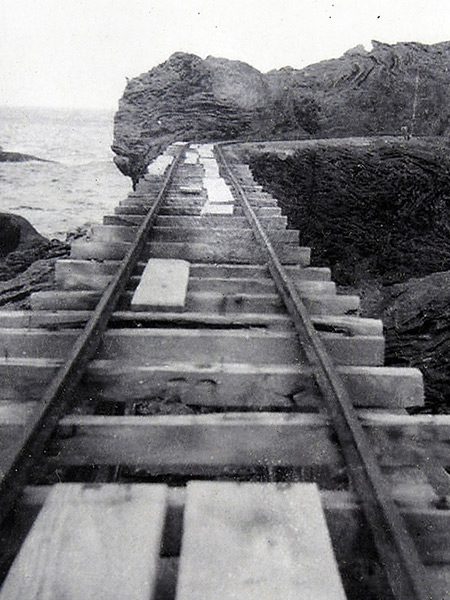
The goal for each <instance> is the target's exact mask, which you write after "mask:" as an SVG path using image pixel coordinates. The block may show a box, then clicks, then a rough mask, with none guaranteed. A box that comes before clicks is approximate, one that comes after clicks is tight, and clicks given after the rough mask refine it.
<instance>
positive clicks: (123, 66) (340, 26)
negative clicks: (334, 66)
mask: <svg viewBox="0 0 450 600" xmlns="http://www.w3.org/2000/svg"><path fill="white" fill-rule="evenodd" d="M371 39H376V40H379V41H382V42H388V43H394V42H397V41H419V42H423V43H435V42H439V41H446V40H450V0H427V1H426V2H423V1H419V0H333V1H329V0H184V1H183V0H0V105H10V106H61V107H62V106H64V107H70V106H72V107H77V108H78V107H80V108H84V107H92V108H115V107H116V106H117V101H118V99H119V98H120V96H121V95H122V92H123V89H124V87H125V83H126V81H125V77H126V76H127V77H134V76H136V75H139V74H140V73H142V72H144V71H148V70H149V69H151V68H152V67H154V66H155V65H157V64H159V63H161V62H163V61H164V60H166V59H167V58H168V57H169V56H170V55H171V54H172V53H173V52H176V51H177V50H181V51H185V52H192V53H194V54H197V55H199V56H202V57H206V56H208V55H209V54H211V55H213V56H222V57H225V58H230V59H239V60H243V61H245V62H248V63H250V64H251V65H253V66H255V67H256V68H258V69H260V70H261V71H268V70H270V69H273V68H279V67H283V66H287V65H290V66H292V67H296V68H301V67H304V66H306V65H308V64H311V63H313V62H317V61H320V60H323V59H326V58H333V57H338V56H340V55H342V53H343V52H345V51H346V50H348V49H349V48H352V47H354V46H356V45H357V44H364V45H365V46H366V47H367V48H370V40H371Z"/></svg>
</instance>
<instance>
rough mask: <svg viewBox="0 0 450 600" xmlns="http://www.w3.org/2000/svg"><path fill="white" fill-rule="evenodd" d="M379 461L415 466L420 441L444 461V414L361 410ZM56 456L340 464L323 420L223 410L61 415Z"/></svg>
mask: <svg viewBox="0 0 450 600" xmlns="http://www.w3.org/2000/svg"><path fill="white" fill-rule="evenodd" d="M360 412H361V413H362V414H361V424H362V425H363V427H364V428H365V430H366V432H367V433H368V437H369V440H370V443H371V446H372V448H373V451H374V453H375V454H376V455H377V459H378V460H379V463H380V465H382V466H386V467H388V466H391V467H392V466H396V467H402V466H414V467H415V466H416V465H417V461H418V456H420V452H421V451H422V449H423V444H425V443H426V444H427V446H426V447H427V450H428V451H429V452H430V453H431V455H432V456H433V460H435V461H439V462H440V463H441V464H444V465H447V464H450V444H449V441H450V416H448V415H439V416H431V415H421V416H410V415H392V414H384V415H379V414H377V413H376V412H375V414H374V412H370V411H360ZM60 433H61V434H62V435H61V438H60V439H59V440H58V441H57V446H56V448H55V461H57V462H61V463H63V464H76V465H82V464H87V463H91V462H93V463H97V464H130V465H137V466H145V467H146V468H149V469H151V470H152V471H154V472H156V473H159V472H162V473H169V472H177V471H178V470H180V471H182V472H183V470H184V472H185V473H189V474H191V475H193V474H196V473H198V474H202V473H203V471H204V470H205V469H213V468H217V469H223V468H224V467H226V466H230V467H235V468H245V467H249V466H250V467H255V466H261V467H262V466H277V465H279V466H293V467H296V466H299V467H300V466H306V465H308V466H310V465H325V464H326V465H330V466H333V467H342V466H343V464H344V463H343V458H342V456H341V453H340V451H339V449H338V447H337V446H336V443H335V434H334V430H333V428H332V426H331V425H330V423H329V422H328V420H327V419H326V418H325V417H324V416H322V415H319V414H292V413H290V414H283V413H280V414H276V413H266V414H260V413H253V414H246V413H226V414H211V415H189V416H184V415H183V416H174V415H169V416H151V417H148V416H139V417H132V416H130V417H97V416H77V415H73V416H68V417H65V418H64V419H63V420H62V421H61V423H60Z"/></svg>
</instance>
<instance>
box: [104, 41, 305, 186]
mask: <svg viewBox="0 0 450 600" xmlns="http://www.w3.org/2000/svg"><path fill="white" fill-rule="evenodd" d="M291 100H292V99H290V98H289V99H287V98H283V97H282V95H280V98H275V97H273V93H272V90H271V86H270V84H269V81H268V80H267V78H266V76H264V75H263V74H262V73H260V72H259V71H258V70H257V69H254V68H253V67H251V66H249V65H247V64H245V63H242V62H239V61H229V60H225V59H220V58H213V57H208V58H207V59H206V60H202V59H201V58H199V57H198V56H195V55H193V54H183V53H181V52H179V53H176V54H174V55H173V56H171V57H170V58H169V59H168V60H167V61H166V62H164V63H163V64H161V65H159V66H157V67H155V68H154V69H152V70H151V71H149V72H148V73H144V74H142V75H140V76H139V77H136V78H134V79H131V80H130V81H129V82H128V84H127V86H126V89H125V92H124V95H123V97H122V99H121V100H120V103H119V110H118V112H117V113H116V116H115V122H114V144H113V147H112V149H113V150H114V152H115V153H116V155H117V157H116V159H115V162H116V165H117V166H118V168H119V169H120V170H121V171H122V172H123V173H124V174H126V175H129V176H130V177H131V178H132V179H133V180H134V181H136V180H137V178H138V177H139V176H140V175H141V174H142V172H143V171H144V170H145V167H146V165H147V164H148V162H149V161H150V160H151V159H152V158H153V157H154V156H156V155H157V154H159V153H160V151H161V150H162V149H163V148H165V147H166V146H167V145H168V144H169V143H171V142H173V141H175V140H192V141H197V142H202V141H211V140H227V139H234V138H241V137H242V138H246V139H258V138H259V137H262V138H266V137H269V138H270V137H273V136H275V135H282V136H283V137H287V138H291V137H296V136H297V137H298V136H305V135H306V132H307V131H308V130H309V131H310V132H312V131H313V130H314V129H315V126H316V125H315V123H313V119H312V118H311V115H313V114H315V113H314V102H313V100H312V99H311V98H310V97H309V96H308V98H307V99H306V98H303V97H302V98H301V100H299V101H298V102H297V101H296V100H295V102H294V101H292V102H293V105H292V106H289V110H290V112H289V111H284V112H283V114H281V113H280V106H281V104H282V103H283V102H288V101H289V102H291ZM280 103H281V104H280Z"/></svg>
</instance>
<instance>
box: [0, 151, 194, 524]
mask: <svg viewBox="0 0 450 600" xmlns="http://www.w3.org/2000/svg"><path fill="white" fill-rule="evenodd" d="M186 147H187V146H186V145H185V146H182V147H180V151H179V153H178V154H177V155H176V157H175V158H174V160H173V162H172V164H171V166H170V167H169V170H168V172H167V175H166V176H165V178H164V181H163V183H162V186H161V189H160V191H159V193H158V196H157V197H156V199H155V201H154V203H153V205H152V206H151V208H150V209H149V212H148V213H147V215H146V217H145V219H144V221H143V223H142V224H141V226H140V227H139V229H138V231H137V233H136V238H135V240H134V242H133V243H132V245H131V247H130V249H129V250H128V252H127V253H126V254H125V256H124V258H123V259H122V261H121V264H120V266H119V268H118V271H117V272H116V274H115V275H114V277H113V279H112V280H111V282H110V283H109V285H108V287H107V288H106V290H105V291H104V292H103V294H102V296H101V298H100V300H99V301H98V303H97V306H96V308H95V310H94V312H93V313H92V315H91V318H90V319H89V321H88V322H87V323H86V325H85V327H84V329H83V331H82V332H81V333H80V335H79V336H78V337H77V339H76V341H75V343H74V345H73V348H72V350H71V351H70V354H69V355H68V356H67V358H66V360H65V362H64V364H63V365H62V366H61V367H60V368H59V370H58V371H57V373H56V374H55V377H54V378H53V379H52V381H51V382H50V384H49V385H48V386H47V388H46V390H45V392H44V394H43V397H42V399H41V400H40V402H39V405H38V406H37V407H36V409H35V410H34V412H33V413H32V415H31V416H30V418H29V419H28V420H27V422H26V424H25V426H24V429H23V430H22V435H21V437H20V440H19V441H18V442H17V443H16V444H15V447H14V448H13V449H12V451H11V452H9V453H8V454H9V455H7V456H6V457H3V458H4V459H3V461H2V462H3V465H2V469H3V471H2V472H1V473H0V523H1V522H2V521H3V519H4V518H5V517H6V516H7V515H8V514H9V512H10V511H11V509H12V508H13V507H14V503H15V501H16V500H17V498H18V497H19V495H20V493H21V490H22V489H23V487H24V486H25V485H26V483H27V479H28V476H29V473H30V471H31V469H32V468H33V466H34V465H35V464H36V462H37V461H38V459H39V458H40V457H41V456H42V453H43V452H45V444H46V442H47V441H48V440H49V438H50V436H51V435H52V434H53V432H54V430H55V427H56V426H57V424H58V421H59V419H60V418H61V417H62V416H63V415H64V414H65V413H66V412H67V411H68V410H69V409H70V408H71V407H72V406H73V404H74V402H75V400H76V397H75V388H76V386H77V384H78V382H79V381H80V379H81V377H82V375H83V373H84V371H85V370H86V367H87V366H88V363H89V361H90V360H91V358H92V357H93V355H94V354H95V352H96V350H97V348H98V346H99V343H100V341H101V336H102V334H103V333H104V331H105V329H106V327H107V325H108V321H109V319H110V317H111V315H112V313H113V311H114V308H115V306H116V304H117V301H118V299H119V296H120V295H121V294H122V293H123V291H124V289H125V286H126V284H127V282H128V280H129V278H130V276H131V273H132V272H133V270H134V268H135V266H136V264H137V262H138V260H139V257H140V255H141V254H142V251H143V249H144V246H145V244H146V241H147V237H148V234H149V232H150V230H151V228H152V226H153V224H154V222H155V220H156V217H157V215H158V211H159V208H160V206H161V204H162V202H163V200H164V198H165V196H166V194H167V190H168V188H169V186H170V184H171V182H172V179H173V175H174V173H175V170H176V168H177V167H178V164H179V162H180V160H181V157H182V156H183V154H184V151H185V149H186Z"/></svg>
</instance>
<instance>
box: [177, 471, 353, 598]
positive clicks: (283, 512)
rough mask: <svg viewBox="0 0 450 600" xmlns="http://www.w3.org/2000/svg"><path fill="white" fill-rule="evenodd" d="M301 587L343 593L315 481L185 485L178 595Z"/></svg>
mask: <svg viewBox="0 0 450 600" xmlns="http://www.w3.org/2000/svg"><path fill="white" fill-rule="evenodd" d="M324 571H325V572H326V573H327V576H326V577H323V573H324ZM300 590H301V594H302V596H303V597H306V598H307V597H310V598H315V599H316V600H321V599H322V600H345V598H346V596H345V593H344V591H343V588H342V583H341V581H340V577H339V571H338V568H337V565H336V561H335V558H334V555H333V550H332V547H331V540H330V536H329V533H328V530H327V526H326V523H325V518H324V514H323V511H322V507H321V503H320V495H319V492H318V490H317V487H316V486H315V485H314V484H293V485H291V486H289V487H285V488H282V487H277V486H276V485H275V484H270V483H269V484H256V485H255V484H252V483H244V484H242V483H241V484H237V483H219V482H216V483H203V482H201V483H200V482H191V483H189V484H188V493H187V500H186V509H185V515H184V535H183V545H182V553H181V559H180V565H179V575H178V585H177V600H207V599H208V600H209V599H217V600H231V599H233V598H237V597H245V598H246V599H247V600H259V599H260V598H262V597H263V598H265V599H267V600H275V599H277V600H278V598H280V597H283V598H295V597H297V595H298V594H299V592H300Z"/></svg>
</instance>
